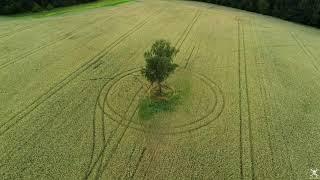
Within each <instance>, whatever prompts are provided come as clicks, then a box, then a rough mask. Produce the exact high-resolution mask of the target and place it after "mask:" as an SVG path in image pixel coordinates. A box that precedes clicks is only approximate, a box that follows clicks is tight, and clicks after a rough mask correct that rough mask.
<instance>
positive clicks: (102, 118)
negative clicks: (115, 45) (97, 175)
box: [84, 69, 132, 179]
mask: <svg viewBox="0 0 320 180" xmlns="http://www.w3.org/2000/svg"><path fill="white" fill-rule="evenodd" d="M130 71H132V70H131V69H130V70H127V71H124V72H130ZM124 72H122V73H124ZM119 75H120V73H119V74H116V75H114V76H113V77H111V78H110V79H111V80H113V79H115V78H116V77H117V76H119ZM121 78H122V77H121ZM119 80H120V79H119ZM119 80H118V81H119ZM109 83H110V81H108V82H106V83H104V84H103V86H102V88H101V89H100V90H99V93H98V97H97V99H96V104H95V112H96V111H97V110H96V109H97V108H100V110H101V111H102V114H101V121H102V122H101V124H103V125H104V116H105V113H104V103H103V105H101V104H100V103H99V101H100V96H101V94H102V91H103V89H104V88H103V87H105V86H106V85H107V84H109ZM110 90H111V87H110V89H109V90H108V91H107V92H106V96H107V94H109V91H110ZM106 96H105V97H104V99H103V102H105V101H106V100H105V98H106ZM131 103H132V102H130V103H129V104H131ZM96 120H97V119H96V113H94V115H93V127H94V128H93V130H92V133H93V134H96V126H95V123H96ZM103 125H102V126H103ZM118 128H119V126H117V127H116V128H115V130H113V131H112V132H111V133H110V134H111V135H113V133H114V132H115V131H116V130H117V129H118ZM102 131H103V133H102V134H103V135H104V136H105V129H104V127H102ZM93 136H94V137H95V135H93ZM109 138H110V137H109ZM109 138H108V140H107V141H106V140H105V137H103V142H104V145H103V148H102V149H101V151H100V153H99V155H98V160H97V161H99V159H101V153H102V152H103V151H104V149H105V148H106V147H105V144H107V143H109V141H110V140H109ZM95 139H96V138H94V139H93V145H92V149H91V155H90V160H89V165H88V167H87V171H86V173H85V174H86V175H85V178H84V179H87V178H88V175H89V174H91V171H92V170H93V168H94V166H95V164H97V161H95V162H93V159H94V151H95Z"/></svg>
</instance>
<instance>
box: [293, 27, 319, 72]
mask: <svg viewBox="0 0 320 180" xmlns="http://www.w3.org/2000/svg"><path fill="white" fill-rule="evenodd" d="M291 36H292V37H293V39H294V40H295V41H296V43H297V44H298V46H299V47H300V48H301V49H302V51H303V53H304V54H305V55H307V56H309V57H310V62H311V65H312V66H313V68H314V69H315V70H316V71H317V72H318V73H320V69H319V64H318V58H317V57H316V56H315V55H314V54H313V53H312V52H311V51H310V50H309V49H308V47H307V46H306V45H305V44H304V43H303V42H302V41H301V40H299V39H298V37H297V35H296V34H295V33H293V32H291Z"/></svg>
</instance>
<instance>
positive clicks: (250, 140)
mask: <svg viewBox="0 0 320 180" xmlns="http://www.w3.org/2000/svg"><path fill="white" fill-rule="evenodd" d="M242 45H243V56H244V72H245V74H244V75H245V88H246V92H245V93H246V104H247V110H248V112H247V113H248V125H249V143H250V158H251V175H252V178H253V179H256V177H255V169H254V168H255V167H254V165H255V164H254V149H253V137H252V122H251V111H250V98H249V90H248V71H247V55H246V44H245V33H244V28H243V26H242Z"/></svg>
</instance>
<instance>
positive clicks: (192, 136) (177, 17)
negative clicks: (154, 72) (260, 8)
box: [0, 0, 320, 179]
mask: <svg viewBox="0 0 320 180" xmlns="http://www.w3.org/2000/svg"><path fill="white" fill-rule="evenodd" d="M90 6H92V5H90ZM161 38H164V39H168V40H170V41H171V42H172V43H173V45H175V46H176V47H178V48H179V49H180V52H179V53H178V55H177V57H176V62H177V63H178V64H179V69H178V71H177V73H176V74H175V75H173V76H172V77H171V78H169V79H168V85H170V87H172V92H173V93H174V94H180V95H181V97H180V99H179V102H178V103H172V104H173V106H175V107H174V110H172V111H170V110H168V111H167V110H165V108H166V107H161V108H163V109H164V111H163V112H154V109H152V107H151V109H142V110H141V105H142V106H143V105H145V104H146V103H148V102H145V101H144V98H145V96H144V95H145V91H147V86H146V83H147V82H146V81H145V80H144V79H143V78H142V77H141V75H140V73H139V69H140V68H141V67H142V66H143V65H144V59H143V53H144V51H145V50H146V49H147V48H149V47H150V46H151V44H152V43H153V42H154V40H156V39H161ZM319 48H320V30H317V29H314V28H311V27H306V26H302V25H297V24H293V23H289V22H286V21H282V20H278V19H274V18H270V17H266V16H262V15H257V14H253V13H248V12H245V11H240V10H235V9H230V8H225V7H221V6H216V5H212V4H206V3H197V2H190V1H160V0H152V1H148V0H141V1H132V2H130V3H125V4H121V5H117V6H112V7H100V8H95V9H90V10H86V11H82V12H76V13H72V12H69V13H65V14H57V15H55V16H48V17H43V18H30V17H0V177H1V178H0V179H99V178H100V179H309V178H310V174H311V172H310V169H316V168H318V169H320V151H319V148H320V141H319V139H320V94H319V92H320V51H319ZM139 105H140V106H139ZM164 106H165V105H164ZM170 106H171V105H170ZM156 108H158V107H156ZM143 113H145V114H146V115H147V116H146V117H147V118H149V119H147V120H142V119H143V118H142V117H143V116H141V114H142V115H143ZM150 113H151V115H150Z"/></svg>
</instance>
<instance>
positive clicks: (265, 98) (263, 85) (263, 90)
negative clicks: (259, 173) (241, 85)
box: [250, 22, 275, 179]
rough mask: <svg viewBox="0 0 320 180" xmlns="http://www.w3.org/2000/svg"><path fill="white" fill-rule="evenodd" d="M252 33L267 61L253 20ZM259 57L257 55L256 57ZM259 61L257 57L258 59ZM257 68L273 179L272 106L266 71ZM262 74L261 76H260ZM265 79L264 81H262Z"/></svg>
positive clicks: (262, 59)
mask: <svg viewBox="0 0 320 180" xmlns="http://www.w3.org/2000/svg"><path fill="white" fill-rule="evenodd" d="M250 26H251V30H252V33H253V34H254V44H255V45H256V48H258V49H257V54H258V56H259V59H260V61H263V62H265V59H267V58H266V57H265V55H264V54H263V50H262V47H265V46H262V45H261V44H260V43H259V41H258V35H257V30H256V25H253V24H252V22H251V23H250ZM255 58H257V57H255ZM256 62H257V59H256ZM256 69H257V81H258V84H259V91H260V97H261V100H262V104H263V119H264V122H265V124H266V126H267V127H266V129H267V134H268V147H269V149H270V153H271V162H272V167H271V168H272V173H273V174H272V179H274V178H275V171H274V166H275V161H274V152H273V151H274V150H273V145H272V138H271V133H270V132H271V125H270V123H269V118H268V114H269V113H268V110H267V107H271V106H270V105H266V103H268V95H267V90H266V83H265V80H264V79H265V77H264V72H263V71H262V70H261V69H260V66H259V65H258V64H257V63H256ZM259 75H260V76H259ZM262 81H263V82H262ZM269 98H270V97H269Z"/></svg>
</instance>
